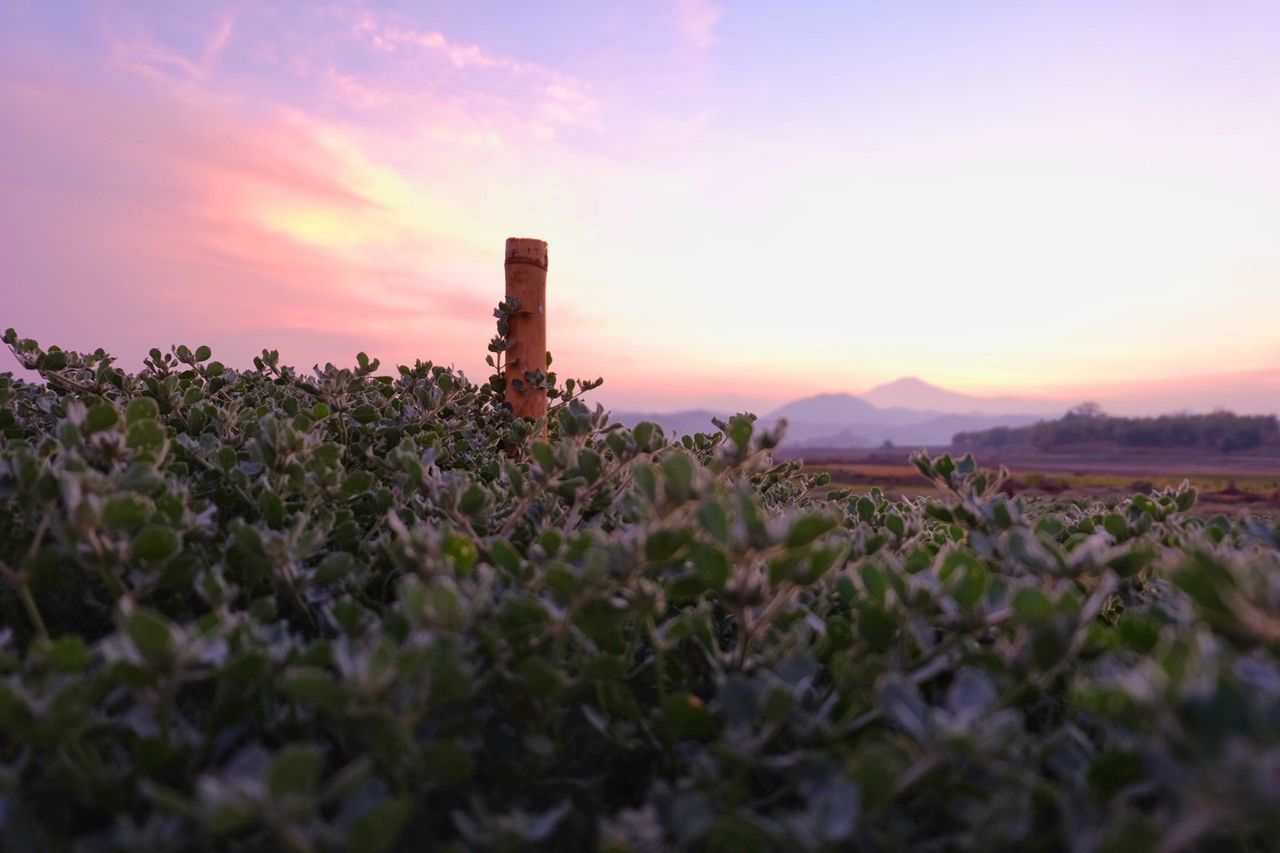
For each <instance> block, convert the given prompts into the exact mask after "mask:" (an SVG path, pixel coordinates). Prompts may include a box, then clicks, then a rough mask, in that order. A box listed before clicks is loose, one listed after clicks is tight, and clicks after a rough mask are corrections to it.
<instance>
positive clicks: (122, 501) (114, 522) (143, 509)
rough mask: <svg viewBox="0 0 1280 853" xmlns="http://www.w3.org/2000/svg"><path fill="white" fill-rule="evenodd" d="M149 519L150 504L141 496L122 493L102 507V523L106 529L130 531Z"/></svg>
mask: <svg viewBox="0 0 1280 853" xmlns="http://www.w3.org/2000/svg"><path fill="white" fill-rule="evenodd" d="M150 517H151V502H150V501H149V500H147V499H146V498H145V497H143V496H142V495H138V494H133V493H131V492H122V493H120V494H118V495H114V496H112V497H110V498H108V499H107V501H106V502H105V503H104V504H103V505H102V521H103V523H105V524H106V525H107V526H108V527H115V528H118V529H124V530H132V529H133V528H135V527H138V526H139V525H141V524H142V523H143V522H145V521H146V520H147V519H148V518H150Z"/></svg>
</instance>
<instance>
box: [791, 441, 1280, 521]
mask: <svg viewBox="0 0 1280 853" xmlns="http://www.w3.org/2000/svg"><path fill="white" fill-rule="evenodd" d="M931 450H932V451H934V452H943V451H945V450H947V449H946V448H931ZM792 455H793V456H796V457H799V458H802V459H803V461H804V463H805V470H806V471H808V472H810V473H815V474H816V473H819V472H823V471H825V472H827V473H829V474H830V475H831V480H832V484H833V486H844V487H851V488H854V489H858V488H871V487H872V486H879V487H880V488H881V489H883V490H884V491H885V492H886V493H888V494H890V495H894V496H903V497H919V496H923V495H933V494H935V493H936V490H935V489H934V487H933V486H932V485H931V484H930V483H928V482H927V481H926V480H925V479H924V478H923V477H921V476H920V475H919V474H918V473H917V472H916V470H915V468H914V467H913V466H912V465H911V464H910V463H909V462H908V461H907V455H908V451H906V450H874V451H851V450H812V451H811V450H808V449H806V450H805V451H804V452H803V454H800V453H793V454H792ZM978 460H979V462H980V463H981V464H983V465H986V466H991V467H995V466H997V465H1001V464H1003V465H1005V466H1006V467H1008V468H1009V471H1010V479H1009V482H1008V488H1009V490H1010V491H1012V492H1013V493H1015V494H1026V495H1029V496H1031V495H1052V496H1059V497H1064V498H1067V499H1071V498H1116V497H1122V496H1124V495H1128V494H1132V493H1134V492H1149V491H1152V490H1154V489H1160V488H1164V487H1165V486H1176V485H1177V484H1179V483H1181V482H1182V481H1183V480H1189V481H1190V482H1191V483H1192V484H1193V485H1194V486H1196V488H1198V489H1199V490H1200V501H1199V504H1198V507H1197V509H1198V511H1201V512H1206V513H1216V512H1238V511H1243V510H1247V511H1249V512H1252V513H1254V514H1257V515H1270V516H1280V455H1268V454H1265V453H1262V454H1255V455H1252V456H1249V457H1239V456H1235V455H1234V454H1232V455H1227V454H1212V453H1153V452H1151V451H1150V450H1147V449H1145V448H1144V449H1143V450H1141V451H1138V452H1132V451H1130V452H1124V450H1122V449H1119V448H1099V449H1096V450H1094V451H1092V452H1090V451H1073V452H1071V453H1040V454H1035V453H1022V454H1017V455H1014V454H1006V455H1004V456H1003V457H1001V456H999V455H997V454H994V453H987V454H980V455H978Z"/></svg>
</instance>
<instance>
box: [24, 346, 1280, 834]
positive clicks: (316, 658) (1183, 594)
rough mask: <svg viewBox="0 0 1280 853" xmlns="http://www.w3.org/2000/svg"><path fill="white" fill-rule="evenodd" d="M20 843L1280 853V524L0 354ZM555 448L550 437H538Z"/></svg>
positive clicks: (314, 381) (431, 385)
mask: <svg viewBox="0 0 1280 853" xmlns="http://www.w3.org/2000/svg"><path fill="white" fill-rule="evenodd" d="M5 341H6V343H7V344H8V345H9V346H10V348H11V349H12V350H13V351H14V353H15V354H16V356H17V357H18V359H19V360H20V362H21V363H23V365H24V366H26V367H28V368H30V369H33V370H37V371H39V373H40V375H41V376H42V377H43V379H44V382H42V383H31V382H27V381H23V380H21V379H16V378H14V377H12V376H11V375H8V374H4V375H0V620H2V621H0V624H2V625H3V627H2V628H0V845H2V846H3V847H4V848H6V849H10V850H23V851H25V850H84V851H99V850H103V851H105V850H136V849H146V850H149V851H168V850H174V851H176V850H218V849H232V850H264V849H273V850H274V849H282V850H294V851H322V850H339V849H350V850H358V851H380V850H394V849H413V850H418V849H445V850H515V849H528V848H544V849H548V850H550V849H562V850H567V849H597V848H598V849H604V850H612V851H656V850H663V849H671V848H684V849H705V850H725V851H751V850H824V849H866V850H894V849H907V848H910V849H921V850H930V849H932V850H946V849H1009V848H1017V849H1024V850H1026V849H1032V850H1034V849H1044V850H1118V849H1123V850H1125V851H1140V850H1148V849H1162V850H1183V849H1195V848H1200V849H1215V850H1218V849H1232V850H1262V849H1268V848H1271V849H1274V848H1273V847H1272V845H1274V843H1275V839H1276V838H1277V837H1280V663H1278V653H1280V571H1277V569H1278V568H1280V552H1278V551H1277V540H1278V539H1280V529H1277V527H1275V526H1273V524H1272V523H1271V522H1267V521H1263V520H1260V519H1254V518H1249V517H1241V518H1227V517H1213V518H1203V517H1197V516H1194V515H1190V514H1187V513H1186V511H1187V510H1188V509H1189V508H1190V507H1191V506H1192V504H1193V503H1194V501H1195V494H1194V492H1193V491H1192V490H1191V489H1190V488H1189V487H1183V488H1181V489H1176V490H1166V491H1163V492H1159V493H1156V494H1152V495H1146V496H1143V495H1136V496H1134V497H1131V498H1129V499H1126V500H1122V501H1119V502H1114V503H1108V504H1100V503H1087V502H1059V503H1047V502H1042V501H1036V500H1025V499H1023V498H1010V497H1008V496H1006V495H1004V494H1003V493H1001V492H1000V491H999V490H998V486H999V485H1000V479H1001V473H1000V472H991V471H985V470H982V469H980V468H978V467H977V465H976V464H975V463H974V460H973V459H972V458H971V457H965V458H963V459H959V460H957V459H953V458H951V457H947V456H943V457H940V458H936V459H930V458H927V457H925V456H917V457H916V458H915V462H916V464H917V465H918V467H919V468H920V470H921V472H922V473H923V474H924V475H925V476H927V477H929V478H931V479H932V480H934V481H935V482H937V483H938V484H939V485H940V486H942V487H943V488H944V489H945V493H946V495H947V496H946V497H944V498H940V499H914V500H908V501H892V500H889V499H887V498H886V497H885V496H884V495H883V494H881V493H880V492H879V491H877V490H874V489H873V490H871V492H870V493H868V494H851V493H849V492H845V491H838V490H828V489H827V484H826V482H825V481H824V480H823V479H822V478H821V477H809V476H805V475H803V474H802V473H800V471H799V470H798V468H797V467H796V466H795V465H794V464H791V463H780V462H778V461H775V460H774V459H773V458H772V457H771V455H770V451H771V448H772V447H774V446H775V445H776V444H777V442H778V440H779V435H778V434H776V433H772V432H765V431H761V430H759V429H758V428H757V427H756V425H755V424H754V423H753V419H752V418H751V417H750V416H739V417H735V418H732V419H731V420H729V421H728V422H726V423H723V424H718V427H719V431H718V432H714V433H710V434H703V435H696V436H692V437H684V438H682V439H680V440H672V439H671V438H670V437H668V436H665V435H664V434H663V433H662V431H661V430H660V429H659V428H657V427H656V426H654V425H652V424H640V425H639V426H637V427H636V428H635V429H632V430H628V429H622V428H618V427H616V426H609V425H608V424H607V417H606V415H605V413H603V412H602V411H600V410H598V409H597V410H595V411H592V410H589V409H588V408H587V407H586V406H584V405H583V404H582V403H581V402H580V401H579V400H576V399H571V398H573V397H575V395H576V394H577V393H578V392H579V391H580V390H581V388H582V387H583V386H582V384H581V383H572V382H565V383H564V386H563V387H562V386H560V385H558V384H557V380H556V379H555V377H554V375H547V376H545V377H541V376H540V377H538V380H539V382H541V383H543V384H546V385H548V386H550V387H551V389H552V391H551V396H552V399H553V400H554V401H556V403H557V405H556V406H555V407H554V408H553V411H552V413H551V415H550V416H549V418H548V419H547V421H546V423H545V424H542V423H531V422H527V421H520V420H517V419H514V418H513V417H512V416H511V414H510V412H509V410H508V409H507V407H506V406H505V405H503V404H502V403H501V391H502V380H501V379H500V378H498V377H495V378H494V379H493V380H491V381H490V382H489V383H487V384H485V385H481V386H476V385H474V384H471V383H469V382H468V381H467V380H466V379H465V378H464V377H463V376H461V375H460V374H458V373H456V372H454V371H453V370H450V369H446V368H443V367H440V366H435V365H432V364H430V363H418V364H415V365H413V366H412V367H409V366H404V367H400V368H399V369H398V370H397V371H396V372H395V373H393V374H392V375H390V376H384V375H378V374H377V373H376V372H375V371H376V370H377V368H378V364H377V362H376V361H370V360H369V359H368V358H367V357H365V356H364V355H363V354H362V355H361V356H360V357H359V358H358V360H357V361H358V364H357V366H356V367H355V368H352V369H338V368H335V367H333V366H331V365H330V366H326V367H325V368H324V369H317V371H316V372H315V373H314V374H313V375H310V376H303V375H300V374H298V373H296V372H295V371H293V370H291V369H289V368H287V367H282V366H281V365H280V364H279V358H278V356H277V354H276V353H274V352H265V353H264V354H263V356H262V357H261V358H259V359H257V360H255V365H254V369H252V370H246V371H237V370H232V369H230V368H227V367H225V366H223V365H222V364H220V363H218V362H215V361H212V360H211V355H212V354H211V353H210V352H209V350H208V348H206V347H200V348H198V349H196V350H194V351H192V350H189V349H187V348H185V347H177V348H174V350H173V351H172V352H170V353H167V354H165V353H161V352H160V351H158V350H153V351H152V353H151V357H150V358H149V359H148V360H147V362H146V365H145V368H144V369H143V371H142V372H141V373H138V374H129V373H126V372H124V371H121V370H120V369H119V368H117V367H116V366H115V364H114V362H113V360H112V359H111V358H110V357H109V356H107V355H106V354H105V353H102V352H101V351H99V352H97V353H93V354H76V353H70V352H63V351H60V350H57V349H49V350H44V349H41V348H40V347H39V346H38V345H36V344H35V343H34V342H32V341H27V340H22V339H19V338H18V337H17V336H16V335H15V334H13V333H12V332H10V333H8V335H7V336H6V338H5ZM544 428H545V431H544Z"/></svg>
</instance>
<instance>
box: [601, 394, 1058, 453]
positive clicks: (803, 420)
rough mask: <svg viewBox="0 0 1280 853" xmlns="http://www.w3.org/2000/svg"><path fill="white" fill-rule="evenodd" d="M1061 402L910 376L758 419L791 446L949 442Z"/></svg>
mask: <svg viewBox="0 0 1280 853" xmlns="http://www.w3.org/2000/svg"><path fill="white" fill-rule="evenodd" d="M1066 408H1067V406H1066V405H1062V406H1061V407H1059V406H1056V405H1055V404H1054V403H1052V402H1044V401H1038V400H1037V401H1028V400H1020V399H1018V398H1015V397H974V396H970V395H968V394H959V393H956V392H954V391H948V390H947V389H945V388H939V387H938V386H936V385H930V384H929V383H927V382H924V381H922V380H920V379H916V378H914V377H908V378H904V379H899V380H896V381H894V382H890V383H888V384H886V385H880V386H878V387H876V388H872V389H871V390H870V391H868V392H866V393H865V394H863V395H861V396H854V395H853V394H817V395H815V396H812V397H804V398H802V399H799V400H793V401H792V402H790V403H787V404H786V405H783V406H780V407H779V408H777V409H775V410H774V411H772V412H770V413H768V414H767V415H764V416H762V417H761V419H760V420H761V422H762V423H763V424H766V425H772V424H774V423H776V422H777V421H778V420H779V419H781V418H785V419H786V421H787V425H788V426H787V435H786V440H785V443H786V444H787V445H790V446H793V447H832V448H845V447H875V446H878V445H880V444H883V443H884V442H886V441H889V442H892V443H893V444H895V445H938V444H950V443H951V437H952V436H953V435H955V434H956V433H958V432H971V431H973V430H982V429H990V428H992V427H997V426H1012V427H1017V426H1025V425H1027V424H1030V423H1034V422H1036V421H1038V420H1042V419H1044V418H1049V417H1056V416H1058V415H1060V414H1061V413H1062V411H1065V410H1066ZM612 414H613V419H614V420H615V421H617V422H619V423H622V424H625V425H627V426H634V425H635V424H637V423H639V422H640V421H652V422H654V423H657V424H659V425H661V426H662V428H663V429H664V430H666V431H667V432H668V433H673V434H679V435H683V434H685V433H692V432H710V431H712V430H714V429H715V427H714V426H713V425H712V424H711V419H712V418H713V417H721V418H723V417H725V416H726V415H727V414H728V413H717V412H713V411H710V410H707V409H692V410H686V411H680V412H666V413H658V412H631V411H615V412H613V413H612Z"/></svg>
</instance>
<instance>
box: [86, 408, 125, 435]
mask: <svg viewBox="0 0 1280 853" xmlns="http://www.w3.org/2000/svg"><path fill="white" fill-rule="evenodd" d="M119 420H120V413H119V412H117V411H116V407H115V406H113V405H111V404H110V403H99V404H98V405H96V406H94V407H93V408H91V409H89V412H88V414H86V415H85V417H84V432H85V434H86V435H89V434H92V433H95V432H102V431H103V430H106V429H111V428H112V427H113V426H115V425H116V423H117V422H118V421H119Z"/></svg>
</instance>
